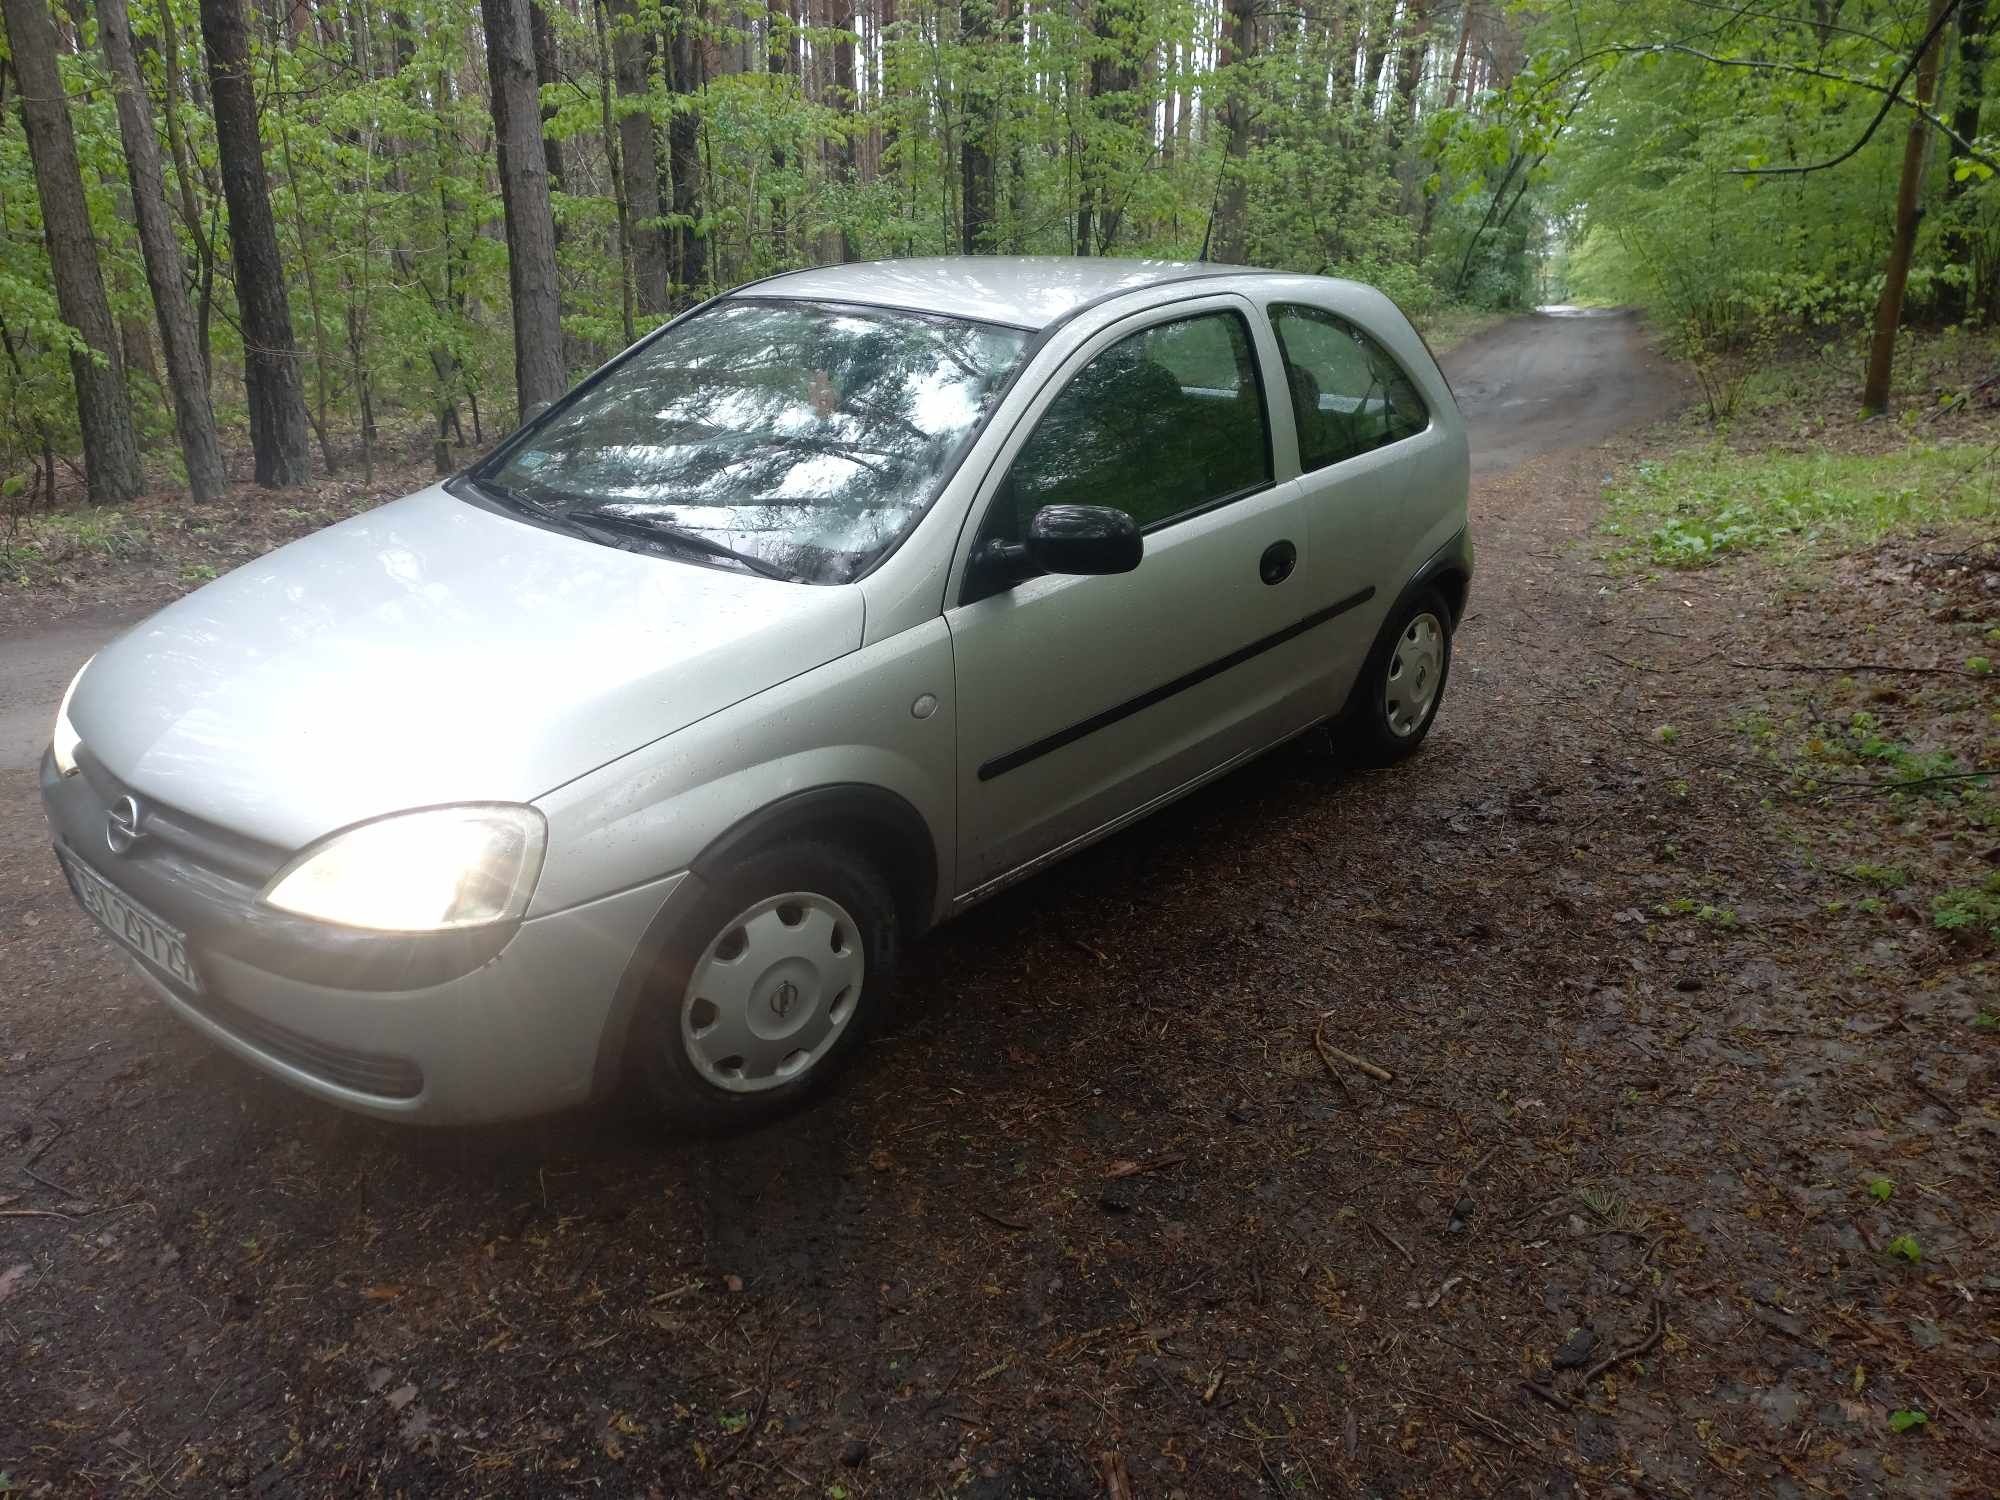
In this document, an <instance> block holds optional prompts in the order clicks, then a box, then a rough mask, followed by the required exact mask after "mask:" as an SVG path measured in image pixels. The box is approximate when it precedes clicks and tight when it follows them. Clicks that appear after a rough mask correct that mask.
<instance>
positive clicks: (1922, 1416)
mask: <svg viewBox="0 0 2000 1500" xmlns="http://www.w3.org/2000/svg"><path fill="white" fill-rule="evenodd" d="M1929 1421H1930V1414H1929V1413H1927V1412H1925V1411H1924V1410H1923V1409H1922V1408H1920V1407H1908V1408H1905V1409H1903V1410H1901V1411H1892V1412H1890V1413H1889V1430H1890V1431H1891V1432H1908V1431H1909V1430H1910V1429H1911V1428H1912V1427H1922V1426H1924V1425H1925V1424H1926V1423H1928V1422H1929Z"/></svg>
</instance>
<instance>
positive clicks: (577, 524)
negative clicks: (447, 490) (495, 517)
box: [468, 476, 810, 583]
mask: <svg viewBox="0 0 2000 1500" xmlns="http://www.w3.org/2000/svg"><path fill="white" fill-rule="evenodd" d="M468 478H469V479H470V482H471V484H472V485H473V487H474V488H475V489H477V490H478V491H479V492H480V493H481V494H482V495H484V496H486V497H487V498H488V499H490V500H493V501H495V502H497V503H499V504H501V505H504V506H506V507H507V509H509V510H511V511H513V512H514V513H515V514H516V515H520V516H525V517H527V518H528V519H529V520H531V521H538V522H541V523H542V524H543V525H546V526H551V527H553V528H555V529H556V530H558V531H566V532H568V533H569V534H570V535H571V536H576V537H582V538H583V539H584V540H585V541H587V542H599V543H602V541H603V540H604V538H603V533H605V532H607V531H609V532H612V533H614V534H620V535H624V536H628V537H635V538H649V539H650V538H653V537H665V538H666V539H667V540H668V541H669V542H670V543H671V544H673V545H675V546H681V547H685V548H687V549H688V550H689V551H690V552H699V553H701V554H702V555H703V556H706V557H722V558H728V559H729V560H730V561H732V562H736V563H740V564H742V565H743V566H744V567H746V568H748V569H749V570H750V571H751V572H753V573H756V574H758V575H759V576H761V577H764V578H775V579H777V580H778V581H779V582H780V583H806V582H809V581H810V580H808V579H805V578H801V577H800V576H799V575H798V574H796V573H788V572H786V571H785V570H784V569H783V568H781V567H779V566H777V565H776V564H775V563H768V562H765V561H764V559H763V558H761V557H753V556H751V554H749V553H747V552H738V551H737V550H736V549H735V548H734V547H729V546H725V545H724V544H723V543H721V542H717V541H711V540H710V539H709V538H708V537H705V536H703V535H701V534H700V533H699V532H694V531H684V530H682V529H681V528H680V527H678V526H676V525H674V523H673V522H671V521H667V520H662V519H659V518H658V517H652V516H627V515H620V514H617V513H616V512H609V511H596V510H592V511H585V512H584V513H583V514H582V515H577V514H576V513H575V512H573V511H566V510H555V509H552V508H551V507H549V506H545V505H537V504H536V503H535V502H534V501H533V500H530V499H529V498H528V497H527V496H526V495H523V494H522V493H520V491H518V490H510V489H508V488H507V487H506V486H505V485H503V484H495V483H494V482H493V481H492V480H490V479H477V478H470V476H468Z"/></svg>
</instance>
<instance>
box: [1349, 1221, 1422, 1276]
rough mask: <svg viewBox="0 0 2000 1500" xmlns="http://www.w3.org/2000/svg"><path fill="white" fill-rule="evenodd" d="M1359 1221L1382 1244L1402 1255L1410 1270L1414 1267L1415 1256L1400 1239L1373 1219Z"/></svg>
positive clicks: (1415, 1262)
mask: <svg viewBox="0 0 2000 1500" xmlns="http://www.w3.org/2000/svg"><path fill="white" fill-rule="evenodd" d="M1361 1222H1362V1223H1364V1224H1366V1225H1367V1226H1368V1227H1369V1229H1370V1230H1372V1231H1373V1232H1374V1233H1375V1234H1376V1235H1377V1236H1378V1237H1379V1238H1380V1239H1381V1241H1382V1243H1383V1244H1385V1245H1387V1246H1389V1248H1390V1249H1392V1250H1394V1251H1395V1252H1396V1253H1397V1254H1398V1255H1400V1256H1402V1257H1403V1263H1404V1264H1405V1265H1407V1266H1409V1267H1410V1268H1411V1269H1412V1270H1414V1269H1416V1264H1417V1258H1416V1257H1415V1256H1414V1255H1412V1254H1410V1252H1409V1250H1408V1249H1406V1248H1405V1247H1404V1245H1403V1242H1402V1241H1401V1240H1399V1239H1397V1238H1396V1237H1395V1236H1394V1235H1393V1234H1391V1233H1389V1231H1388V1230H1386V1229H1384V1228H1383V1227H1382V1226H1381V1225H1380V1224H1377V1223H1376V1222H1375V1221H1374V1220H1373V1219H1363V1220H1362V1221H1361Z"/></svg>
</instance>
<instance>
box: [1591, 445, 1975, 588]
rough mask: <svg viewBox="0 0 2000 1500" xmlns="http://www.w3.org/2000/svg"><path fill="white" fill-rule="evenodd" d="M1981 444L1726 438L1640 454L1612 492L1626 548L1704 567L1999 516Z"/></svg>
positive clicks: (1613, 525)
mask: <svg viewBox="0 0 2000 1500" xmlns="http://www.w3.org/2000/svg"><path fill="white" fill-rule="evenodd" d="M1979 458H1980V455H1979V454H1974V455H1971V456H1968V455H1967V454H1966V453H1965V451H1964V450H1963V449H1960V448H1957V447H1952V446H1949V445H1943V444H1918V445H1913V446H1911V447H1909V448H1907V449H1904V450H1902V451H1900V452H1896V453H1888V454H1836V453H1784V452H1769V453H1759V454H1743V453H1737V452H1734V451H1732V450H1730V449H1728V448H1725V447H1721V446H1715V447H1712V448H1709V449H1707V450H1704V451H1701V452H1696V453H1689V454H1682V455H1679V456H1676V457H1673V458H1669V459H1665V460H1662V461H1657V462H1647V463H1641V464H1638V465H1635V466H1634V467H1633V468H1632V470H1630V471H1629V472H1628V473H1626V474H1625V475H1623V476H1622V477H1621V478H1620V479H1619V481H1618V482H1617V483H1616V484H1614V485H1613V486H1612V487H1611V488H1610V490H1609V491H1607V493H1606V501H1607V508H1606V512H1605V520H1604V529H1605V530H1606V531H1607V532H1609V533H1610V534H1611V535H1612V536H1615V537H1620V538H1624V539H1625V544H1624V546H1623V547H1621V548H1620V549H1619V550H1618V554H1617V556H1618V557H1619V558H1620V559H1621V560H1623V561H1625V562H1628V563H1629V562H1633V561H1639V560H1643V561H1646V562H1649V563H1653V564H1656V565H1660V566H1665V567H1670V568H1698V567H1704V566H1706V565H1707V564H1709V563H1712V562H1714V561H1715V560H1716V559H1717V558H1719V557H1722V556H1724V555H1726V554H1729V553H1734V552H1745V551H1755V550H1759V549H1764V548H1771V547H1777V546H1784V547H1787V548H1792V549H1804V548H1813V547H1816V546H1820V545H1833V546H1854V545H1858V544H1861V543H1866V542H1871V541H1875V540H1878V539H1879V538H1881V537H1883V536H1885V535H1887V534H1888V533H1889V532H1891V531H1895V530H1901V529H1907V528H1911V527H1914V526H1918V525H1924V524H1932V523H1936V522H1942V521H1951V520H1959V519H1966V518H1977V517H1980V516H1983V515H1989V514H1991V512H1992V507H1993V503H1994V496H1993V487H1992V480H1991V478H1990V476H1989V475H1988V474H1986V473H1985V472H1983V469H1982V466H1981V465H1980V463H1979Z"/></svg>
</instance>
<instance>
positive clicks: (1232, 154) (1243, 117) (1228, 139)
mask: <svg viewBox="0 0 2000 1500" xmlns="http://www.w3.org/2000/svg"><path fill="white" fill-rule="evenodd" d="M1252 4H1253V0H1223V19H1222V36H1221V40H1220V45H1219V46H1218V47H1217V49H1216V63H1217V70H1218V71H1219V72H1222V73H1225V74H1227V75H1228V81H1227V83H1226V84H1225V85H1224V90H1225V92H1224V94H1223V100H1222V130H1223V136H1222V155H1223V162H1222V182H1221V184H1220V187H1219V190H1218V192H1217V194H1216V208H1215V223H1214V226H1213V228H1214V255H1213V257H1212V258H1213V259H1215V260H1219V261H1221V262H1223V263H1224V264H1226V265H1241V264H1242V263H1243V260H1244V258H1245V256H1246V255H1247V254H1248V253H1249V232H1250V231H1249V223H1248V211H1249V201H1248V200H1249V192H1248V186H1249V185H1248V183H1247V181H1246V180H1245V177H1244V164H1245V163H1246V162H1247V161H1248V159H1249V155H1250V102H1249V100H1248V98H1247V97H1246V96H1245V93H1244V88H1243V80H1242V78H1241V76H1240V75H1238V74H1237V73H1235V72H1233V71H1231V70H1232V69H1234V68H1237V67H1240V66H1241V65H1243V64H1245V63H1248V62H1249V61H1250V54H1251V46H1252V37H1251V29H1250V28H1251V18H1252V15H1253V10H1252ZM1202 248H1203V256H1202V258H1203V259H1204V260H1206V259H1210V258H1211V257H1210V255H1209V254H1208V250H1209V247H1208V246H1207V245H1204V246H1203V247H1202Z"/></svg>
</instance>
